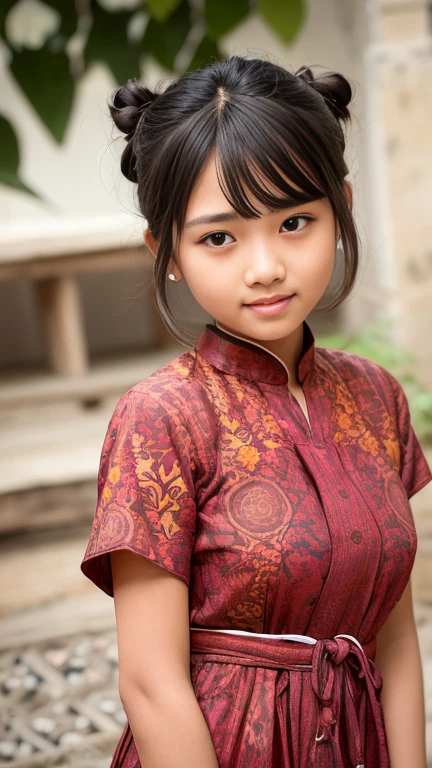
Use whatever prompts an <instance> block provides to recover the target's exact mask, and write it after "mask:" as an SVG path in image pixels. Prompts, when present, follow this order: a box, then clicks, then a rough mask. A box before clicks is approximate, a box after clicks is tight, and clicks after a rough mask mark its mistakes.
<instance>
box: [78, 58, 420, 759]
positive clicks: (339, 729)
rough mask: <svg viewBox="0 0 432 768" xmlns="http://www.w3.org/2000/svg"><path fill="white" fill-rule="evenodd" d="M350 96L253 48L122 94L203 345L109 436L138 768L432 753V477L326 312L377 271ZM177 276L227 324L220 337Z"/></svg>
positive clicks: (146, 193) (132, 140)
mask: <svg viewBox="0 0 432 768" xmlns="http://www.w3.org/2000/svg"><path fill="white" fill-rule="evenodd" d="M350 99H351V89H350V86H349V84H348V82H347V81H346V80H345V78H344V77H342V75H339V74H331V75H327V76H323V77H318V78H317V79H314V77H313V75H312V73H311V72H310V70H308V69H305V68H303V69H302V70H300V71H298V72H297V73H296V74H291V73H289V72H287V71H286V70H284V69H283V68H281V67H279V66H276V65H275V64H272V63H270V62H268V61H261V60H258V59H246V58H242V57H239V56H232V57H231V58H229V59H228V60H227V61H225V62H223V63H215V64H213V65H211V66H209V67H206V68H204V69H201V70H197V71H193V72H190V73H187V74H185V75H183V76H182V77H180V78H179V79H178V80H177V81H176V82H173V83H172V84H170V85H169V86H168V87H167V88H166V90H165V91H164V92H161V93H153V92H151V91H150V90H149V89H148V88H145V87H142V86H141V85H139V84H138V83H137V82H136V81H129V82H128V83H127V84H126V85H125V86H123V87H122V88H120V89H119V90H118V91H117V92H116V94H115V96H114V101H113V105H112V107H111V113H112V116H113V118H114V122H115V123H116V125H117V126H118V127H119V128H120V130H122V131H124V132H125V133H126V134H127V135H126V139H127V142H128V144H127V146H126V148H125V150H124V153H123V156H122V162H121V167H122V171H123V173H124V174H125V175H126V176H127V178H128V179H130V180H131V181H133V182H135V183H136V184H137V190H138V199H139V203H140V208H141V211H142V214H143V216H144V217H145V219H146V220H147V224H148V229H147V230H146V232H145V241H146V243H147V245H148V247H149V248H150V249H151V250H152V251H153V253H154V254H155V269H154V276H155V284H156V293H157V302H158V306H159V309H160V312H161V315H162V317H163V320H164V322H165V323H166V325H167V327H168V328H169V329H170V331H171V332H172V334H173V335H174V336H175V337H176V338H177V339H178V340H180V341H182V342H183V343H185V344H186V345H187V346H188V347H190V348H188V349H187V351H186V352H185V353H184V354H182V355H180V356H179V357H177V358H176V359H175V360H173V362H171V363H170V364H168V365H165V366H164V367H163V368H161V369H160V370H158V371H157V372H156V373H154V374H152V375H151V376H149V377H148V378H147V379H145V380H144V381H142V382H140V383H139V384H136V385H135V386H134V387H132V389H130V390H129V391H128V392H127V393H126V394H125V395H124V396H123V397H122V398H121V399H120V400H119V402H118V404H117V406H116V408H115V410H114V413H113V416H112V418H111V421H110V424H109V426H108V431H107V434H106V438H105V442H104V445H103V449H102V456H101V463H100V472H99V482H98V504H97V510H96V514H95V519H94V523H93V527H92V530H91V535H90V539H89V542H88V547H87V550H86V553H85V556H84V560H83V562H82V566H81V567H82V570H83V572H84V574H85V575H86V576H88V577H89V578H90V579H91V580H92V581H94V583H95V584H97V585H98V586H99V587H100V588H101V589H103V590H104V591H105V592H106V593H107V594H108V595H111V596H114V602H115V611H116V621H117V634H118V647H119V690H120V695H121V700H122V702H123V706H124V709H125V712H126V714H127V717H128V724H127V726H126V727H125V729H124V732H123V735H122V737H121V740H120V742H119V744H118V746H117V749H116V751H115V755H114V758H113V761H112V764H111V765H112V766H117V767H118V768H119V767H120V766H122V768H139V766H143V768H217V766H219V768H310V767H311V766H317V767H318V766H319V767H320V768H342V767H345V766H347V767H349V768H351V767H352V768H362V766H366V768H388V767H390V766H391V768H408V766H409V768H425V766H426V757H425V745H424V709H423V689H422V675H421V666H420V657H419V648H418V640H417V634H416V628H415V624H414V618H413V609H412V597H411V587H410V574H411V569H412V566H413V562H414V557H415V553H416V544H417V540H416V532H415V528H414V522H413V517H412V513H411V509H410V505H409V501H408V499H409V498H410V497H411V496H412V495H413V494H415V493H416V492H417V491H419V490H420V488H422V487H423V486H424V485H426V484H427V483H428V482H429V481H430V480H431V479H432V475H431V473H430V471H429V468H428V466H427V463H426V460H425V458H424V455H423V453H422V451H421V449H420V446H419V443H418V441H417V438H416V436H415V434H414V431H413V428H412V426H411V423H410V416H409V410H408V405H407V400H406V398H405V395H404V393H403V391H402V389H401V387H400V385H399V384H398V382H397V381H396V380H395V379H394V378H393V377H392V376H391V375H390V374H389V373H388V372H387V371H385V370H384V369H383V368H381V367H380V366H378V365H376V364H375V363H372V362H370V361H369V360H366V359H364V358H361V357H357V356H356V355H352V354H347V353H345V352H340V351H334V350H329V349H321V348H317V347H316V346H315V344H314V337H313V335H312V332H311V330H310V328H309V326H308V325H307V323H306V318H307V316H308V315H309V313H310V312H311V310H312V309H313V308H314V307H315V306H316V304H317V303H318V302H319V300H320V299H321V297H322V296H323V294H324V292H325V290H326V288H327V286H328V284H329V282H330V280H331V278H332V275H333V273H334V272H335V273H336V275H337V273H338V271H339V277H338V284H337V291H336V295H335V296H334V297H333V301H332V304H331V305H332V306H337V305H338V304H339V303H340V302H341V301H342V300H343V299H344V298H345V297H346V296H347V295H348V294H349V292H350V290H351V288H352V286H353V284H354V280H355V277H356V270H357V263H358V245H357V238H356V231H355V227H354V223H353V218H352V213H351V187H350V185H349V184H348V182H347V181H346V175H347V168H346V165H345V162H344V148H345V146H344V134H343V129H342V123H343V122H344V121H346V120H347V119H348V117H349V112H348V104H349V102H350ZM338 242H339V244H340V248H339V249H338V250H339V251H342V253H343V264H342V267H341V268H340V265H339V268H338V265H336V269H335V252H336V248H337V244H338ZM167 279H169V280H172V281H176V282H179V281H181V280H185V281H186V282H187V284H188V286H189V288H190V290H191V292H192V294H193V296H194V297H195V299H196V300H197V301H198V303H199V304H200V305H201V306H202V307H203V308H204V310H206V312H207V313H208V314H209V315H210V316H211V317H212V318H214V323H209V324H208V325H206V327H205V329H204V331H203V332H202V334H201V336H200V337H199V339H198V341H196V343H195V344H194V345H193V344H189V340H188V339H186V338H185V336H184V334H183V333H182V330H181V329H180V328H178V327H177V325H176V321H175V318H174V316H173V314H172V313H171V310H170V307H169V303H168V301H167V294H166V280H167ZM173 290H175V286H174V287H173ZM381 691H382V696H381Z"/></svg>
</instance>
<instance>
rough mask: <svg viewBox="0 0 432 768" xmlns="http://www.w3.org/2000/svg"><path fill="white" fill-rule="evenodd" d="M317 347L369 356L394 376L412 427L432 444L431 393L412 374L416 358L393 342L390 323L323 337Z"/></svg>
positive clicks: (380, 323) (421, 437)
mask: <svg viewBox="0 0 432 768" xmlns="http://www.w3.org/2000/svg"><path fill="white" fill-rule="evenodd" d="M317 345H318V346H320V347H327V348H329V349H342V350H345V351H346V352H351V353H353V354H355V355H360V356H361V357H366V358H368V360H373V361H374V362H375V363H378V365H381V366H382V367H383V368H385V369H386V370H387V371H389V372H390V373H392V374H393V375H394V376H395V377H396V378H397V379H398V381H399V382H400V383H401V384H402V386H403V388H404V390H405V393H406V395H407V398H408V402H409V406H410V411H411V418H412V422H413V426H414V429H415V430H416V432H417V434H418V436H419V438H420V439H422V440H424V441H425V442H427V443H432V392H430V391H428V390H427V389H426V388H425V387H424V385H423V384H422V383H421V382H420V381H419V380H418V378H417V377H416V376H415V375H414V374H413V372H412V370H413V368H414V366H415V363H416V358H415V356H414V355H413V354H412V353H411V352H410V351H408V350H407V349H405V348H404V347H402V346H400V345H398V344H397V343H396V342H395V341H394V339H393V334H392V323H391V322H390V321H388V320H387V321H381V322H379V323H376V324H375V325H369V326H367V327H365V328H363V329H362V330H361V331H360V332H359V333H356V334H354V335H352V336H345V335H343V334H331V335H328V336H322V337H320V338H317Z"/></svg>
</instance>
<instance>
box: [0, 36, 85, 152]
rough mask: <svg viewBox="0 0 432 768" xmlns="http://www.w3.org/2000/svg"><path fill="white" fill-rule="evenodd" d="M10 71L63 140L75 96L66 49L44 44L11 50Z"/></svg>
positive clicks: (58, 136)
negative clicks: (54, 51) (54, 50)
mask: <svg viewBox="0 0 432 768" xmlns="http://www.w3.org/2000/svg"><path fill="white" fill-rule="evenodd" d="M11 71H12V74H13V76H14V77H15V80H16V81H17V83H19V85H20V86H21V88H22V90H23V91H24V93H25V95H26V96H27V98H28V99H29V101H30V102H31V104H32V105H33V107H34V108H35V110H36V112H37V113H38V115H39V117H40V118H41V120H42V121H43V122H44V124H45V125H46V127H47V128H48V130H49V131H50V132H51V133H52V135H53V136H54V138H55V139H56V140H57V141H58V142H61V141H62V140H63V137H64V134H65V131H66V126H67V124H68V120H69V115H70V112H71V109H72V103H73V98H74V82H73V80H72V76H71V73H70V70H69V59H68V57H67V56H66V54H65V53H63V52H59V53H53V52H52V51H50V50H49V48H48V47H47V46H44V47H43V48H41V49H40V50H38V51H28V50H23V51H20V52H14V54H13V58H12V64H11Z"/></svg>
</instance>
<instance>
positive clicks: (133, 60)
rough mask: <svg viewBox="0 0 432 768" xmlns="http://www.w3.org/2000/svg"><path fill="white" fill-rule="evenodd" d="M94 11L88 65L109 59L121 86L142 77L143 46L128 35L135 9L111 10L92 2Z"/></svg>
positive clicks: (88, 43)
mask: <svg viewBox="0 0 432 768" xmlns="http://www.w3.org/2000/svg"><path fill="white" fill-rule="evenodd" d="M92 14H93V26H92V28H91V31H90V35H89V38H88V41H87V45H86V49H85V64H86V68H87V67H88V66H89V65H90V64H92V63H93V62H95V61H103V62H106V64H107V65H108V66H109V68H110V70H111V72H112V73H113V75H114V78H115V80H116V82H117V83H118V84H119V85H123V83H125V82H126V81H127V80H129V78H131V77H139V75H140V54H141V48H140V46H139V45H132V44H131V43H130V42H129V40H128V36H127V25H128V23H129V21H130V19H131V17H132V16H133V12H130V13H128V12H125V11H120V12H118V13H108V12H107V11H105V10H104V9H103V8H101V6H100V5H98V4H97V3H93V5H92Z"/></svg>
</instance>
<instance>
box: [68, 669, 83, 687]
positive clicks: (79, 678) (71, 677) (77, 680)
mask: <svg viewBox="0 0 432 768" xmlns="http://www.w3.org/2000/svg"><path fill="white" fill-rule="evenodd" d="M66 679H67V681H68V683H70V684H71V685H81V683H82V682H83V680H84V675H83V673H82V672H74V671H72V672H68V673H67V675H66Z"/></svg>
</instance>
